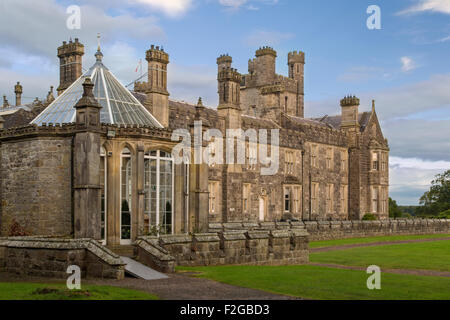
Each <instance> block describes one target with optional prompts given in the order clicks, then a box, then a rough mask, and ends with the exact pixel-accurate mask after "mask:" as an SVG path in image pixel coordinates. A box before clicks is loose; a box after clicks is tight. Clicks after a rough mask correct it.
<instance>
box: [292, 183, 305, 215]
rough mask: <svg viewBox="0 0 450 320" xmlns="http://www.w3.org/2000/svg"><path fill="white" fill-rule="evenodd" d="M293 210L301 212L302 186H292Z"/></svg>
mask: <svg viewBox="0 0 450 320" xmlns="http://www.w3.org/2000/svg"><path fill="white" fill-rule="evenodd" d="M293 194H294V212H295V213H299V214H301V213H302V211H303V210H302V186H294V192H293Z"/></svg>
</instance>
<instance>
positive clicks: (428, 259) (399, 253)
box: [310, 240, 450, 291]
mask: <svg viewBox="0 0 450 320" xmlns="http://www.w3.org/2000/svg"><path fill="white" fill-rule="evenodd" d="M310 260H311V262H318V263H333V264H340V265H347V266H361V267H367V266H369V265H372V264H375V265H377V266H379V267H380V268H381V269H383V268H390V269H425V270H439V271H450V241H447V240H446V241H435V242H421V243H407V244H393V245H385V246H376V247H360V248H351V249H345V250H336V251H327V252H317V253H311V254H310ZM448 290H449V291H450V287H449V288H448Z"/></svg>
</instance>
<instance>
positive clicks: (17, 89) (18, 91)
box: [14, 81, 23, 107]
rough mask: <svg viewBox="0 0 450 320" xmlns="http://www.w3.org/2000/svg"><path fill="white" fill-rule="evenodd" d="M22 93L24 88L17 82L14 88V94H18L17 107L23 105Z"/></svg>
mask: <svg viewBox="0 0 450 320" xmlns="http://www.w3.org/2000/svg"><path fill="white" fill-rule="evenodd" d="M22 92H23V88H22V86H21V85H20V82H19V81H17V84H16V85H15V86H14V93H15V94H16V107H18V106H20V105H22Z"/></svg>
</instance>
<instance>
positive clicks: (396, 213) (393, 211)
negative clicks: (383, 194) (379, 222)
mask: <svg viewBox="0 0 450 320" xmlns="http://www.w3.org/2000/svg"><path fill="white" fill-rule="evenodd" d="M402 216H403V211H402V210H401V209H400V208H399V206H398V205H397V201H395V200H393V199H392V198H391V197H389V217H391V218H394V219H395V218H401V217H402Z"/></svg>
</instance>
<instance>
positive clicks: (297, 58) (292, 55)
mask: <svg viewBox="0 0 450 320" xmlns="http://www.w3.org/2000/svg"><path fill="white" fill-rule="evenodd" d="M288 63H289V64H291V63H303V64H304V63H305V53H304V52H303V51H292V52H289V53H288Z"/></svg>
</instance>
